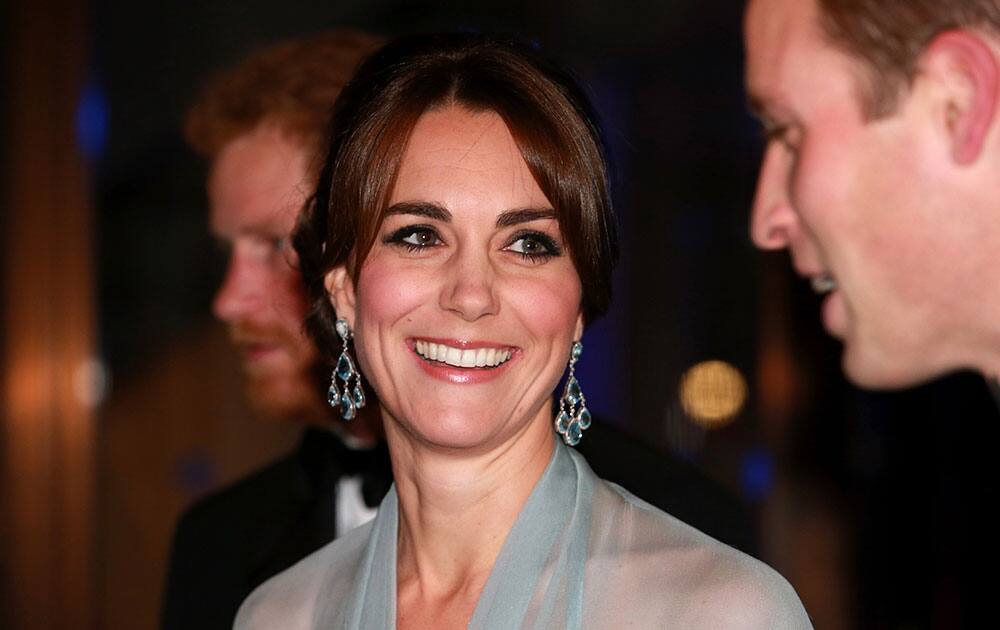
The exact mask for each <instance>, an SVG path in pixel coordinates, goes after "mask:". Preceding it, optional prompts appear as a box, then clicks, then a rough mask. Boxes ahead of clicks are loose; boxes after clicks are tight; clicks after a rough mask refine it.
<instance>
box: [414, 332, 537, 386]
mask: <svg viewBox="0 0 1000 630" xmlns="http://www.w3.org/2000/svg"><path fill="white" fill-rule="evenodd" d="M406 345H407V347H408V348H409V349H410V351H411V352H412V353H413V356H414V357H416V360H417V362H418V364H419V365H420V367H421V368H422V369H423V370H424V371H425V372H426V373H427V374H429V375H430V376H433V377H434V378H437V379H441V380H444V381H447V382H449V383H455V384H460V385H467V384H469V385H471V384H477V383H484V382H487V381H491V380H493V379H494V378H497V377H499V376H500V375H501V374H502V373H504V372H506V367H507V366H508V365H509V364H510V363H511V362H514V360H515V359H516V358H517V357H518V356H520V350H519V349H518V348H517V347H514V346H510V345H506V344H501V343H496V342H491V341H460V340H456V339H439V338H426V337H421V338H411V339H408V340H407V342H406Z"/></svg>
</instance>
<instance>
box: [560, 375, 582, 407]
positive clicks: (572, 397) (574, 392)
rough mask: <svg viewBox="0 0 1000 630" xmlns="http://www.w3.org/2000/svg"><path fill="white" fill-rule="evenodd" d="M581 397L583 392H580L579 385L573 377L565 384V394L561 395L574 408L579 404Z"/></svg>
mask: <svg viewBox="0 0 1000 630" xmlns="http://www.w3.org/2000/svg"><path fill="white" fill-rule="evenodd" d="M581 396H583V392H581V391H580V383H578V382H577V380H576V377H575V376H574V377H571V378H570V379H569V381H567V382H566V393H564V394H563V398H565V399H566V400H567V401H568V402H569V404H571V405H573V406H574V407H575V406H576V404H577V403H578V402H580V397H581Z"/></svg>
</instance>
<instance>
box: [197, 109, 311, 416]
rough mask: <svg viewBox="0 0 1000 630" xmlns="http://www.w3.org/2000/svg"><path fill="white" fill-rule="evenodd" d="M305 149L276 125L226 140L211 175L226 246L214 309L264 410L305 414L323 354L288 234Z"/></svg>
mask: <svg viewBox="0 0 1000 630" xmlns="http://www.w3.org/2000/svg"><path fill="white" fill-rule="evenodd" d="M306 160H307V153H306V151H305V150H304V149H303V148H302V147H301V145H300V143H298V142H296V141H294V140H292V139H290V138H289V137H288V136H287V135H285V134H284V133H282V132H281V131H280V130H278V129H277V128H275V127H273V126H269V125H262V126H259V127H258V128H256V129H255V130H254V131H252V132H250V133H247V134H245V135H243V136H240V137H238V138H236V139H235V140H233V141H232V142H230V143H229V144H227V145H226V146H225V147H224V148H223V149H222V151H220V152H219V154H218V155H217V156H216V158H215V160H214V162H213V164H212V170H211V174H210V176H209V181H208V195H209V202H210V205H211V216H210V223H211V230H212V233H213V234H214V235H215V236H216V238H218V239H219V240H220V241H222V242H223V243H224V244H225V245H226V246H227V249H228V255H229V262H228V268H227V270H226V275H225V279H224V280H223V283H222V286H220V287H219V290H218V292H217V293H216V296H215V300H214V302H213V305H212V310H213V312H214V313H215V315H216V317H218V318H219V319H220V320H222V321H223V322H225V323H226V324H227V325H228V327H229V332H230V337H231V339H232V341H233V343H234V344H235V345H236V346H237V347H238V348H239V350H240V352H241V353H242V358H243V368H244V373H245V375H246V377H247V393H248V396H249V398H250V400H251V402H252V403H253V404H254V406H255V407H257V408H258V409H259V410H261V411H263V412H265V413H266V414H268V415H271V416H276V417H280V418H289V419H298V420H305V419H307V418H308V417H311V416H312V415H315V414H316V408H317V405H320V404H321V402H319V398H318V395H317V393H316V391H315V386H314V385H313V384H312V383H311V380H310V370H311V369H312V367H313V365H314V363H315V361H316V357H317V353H316V351H315V349H314V348H313V346H312V344H311V343H310V342H309V340H308V339H307V338H306V337H305V336H304V333H303V328H302V326H303V318H304V316H305V313H306V302H305V294H304V290H303V286H302V281H301V279H300V276H299V273H298V271H297V270H296V269H295V267H294V264H295V260H294V252H293V250H292V249H291V247H290V245H289V240H288V236H289V234H290V232H291V230H292V228H293V227H294V225H295V219H296V216H297V214H298V212H299V210H300V209H301V207H302V204H303V202H304V200H305V198H306V196H307V194H308V191H309V183H308V181H307V168H306V167H307V161H306Z"/></svg>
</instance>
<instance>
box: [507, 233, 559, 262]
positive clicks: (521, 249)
mask: <svg viewBox="0 0 1000 630" xmlns="http://www.w3.org/2000/svg"><path fill="white" fill-rule="evenodd" d="M505 249H507V251H511V252H514V253H515V254H520V255H521V256H522V257H523V258H526V259H528V260H530V261H542V260H547V259H549V258H552V257H553V256H558V255H560V254H561V253H562V252H561V251H560V249H559V246H558V245H556V242H555V241H554V240H553V239H552V238H551V237H549V236H547V235H545V234H541V233H537V232H532V233H529V234H519V235H517V236H515V237H514V240H513V241H511V243H510V245H508V246H507V247H506V248H505Z"/></svg>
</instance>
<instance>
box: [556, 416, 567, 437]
mask: <svg viewBox="0 0 1000 630" xmlns="http://www.w3.org/2000/svg"><path fill="white" fill-rule="evenodd" d="M568 426H569V415H568V414H567V413H566V412H565V411H560V412H559V415H558V416H556V433H558V434H559V435H566V428H567V427H568Z"/></svg>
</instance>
